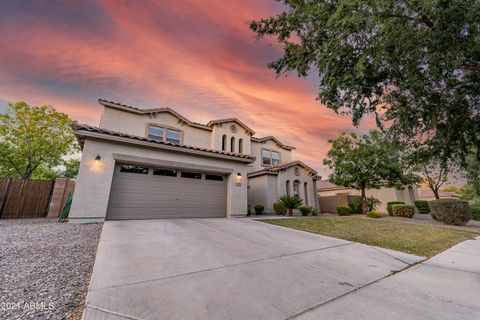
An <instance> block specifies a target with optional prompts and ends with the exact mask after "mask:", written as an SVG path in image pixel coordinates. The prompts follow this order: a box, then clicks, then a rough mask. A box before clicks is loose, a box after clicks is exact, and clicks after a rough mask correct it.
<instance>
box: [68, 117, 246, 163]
mask: <svg viewBox="0 0 480 320" xmlns="http://www.w3.org/2000/svg"><path fill="white" fill-rule="evenodd" d="M73 130H74V131H75V135H76V136H77V139H78V141H79V143H80V145H81V146H82V147H83V144H84V142H85V138H87V137H92V138H97V139H106V140H117V141H119V142H126V143H129V142H130V143H138V142H142V143H143V144H145V145H146V146H148V145H151V146H157V147H163V149H170V150H176V151H180V152H182V151H184V152H193V153H197V154H204V155H206V156H213V157H215V156H216V157H223V158H230V159H233V160H234V159H237V160H239V161H243V162H253V161H254V160H255V157H253V156H251V155H247V154H241V153H234V152H226V151H220V150H213V149H207V148H200V147H194V146H189V145H184V144H176V143H171V142H167V141H161V140H156V139H149V138H144V137H139V136H134V135H130V134H125V133H121V132H117V131H113V130H108V129H103V128H99V127H94V126H90V125H87V124H74V125H73Z"/></svg>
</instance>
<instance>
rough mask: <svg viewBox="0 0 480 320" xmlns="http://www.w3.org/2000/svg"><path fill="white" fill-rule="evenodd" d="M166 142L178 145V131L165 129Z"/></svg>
mask: <svg viewBox="0 0 480 320" xmlns="http://www.w3.org/2000/svg"><path fill="white" fill-rule="evenodd" d="M167 141H168V142H171V143H176V144H180V131H178V130H173V129H167Z"/></svg>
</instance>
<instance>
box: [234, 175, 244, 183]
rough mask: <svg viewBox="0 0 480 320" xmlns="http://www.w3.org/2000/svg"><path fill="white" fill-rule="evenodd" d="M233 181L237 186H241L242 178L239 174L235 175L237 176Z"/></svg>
mask: <svg viewBox="0 0 480 320" xmlns="http://www.w3.org/2000/svg"><path fill="white" fill-rule="evenodd" d="M235 181H236V183H237V186H239V185H242V182H243V177H242V174H241V173H240V172H239V173H237V176H236V177H235Z"/></svg>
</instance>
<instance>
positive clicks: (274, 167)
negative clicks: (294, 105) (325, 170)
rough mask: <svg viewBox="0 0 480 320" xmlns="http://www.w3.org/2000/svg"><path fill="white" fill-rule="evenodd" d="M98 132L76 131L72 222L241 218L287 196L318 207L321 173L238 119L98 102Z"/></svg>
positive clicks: (86, 127) (84, 127) (82, 127)
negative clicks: (78, 150) (199, 119)
mask: <svg viewBox="0 0 480 320" xmlns="http://www.w3.org/2000/svg"><path fill="white" fill-rule="evenodd" d="M99 103H100V104H101V105H102V106H103V108H104V110H103V114H102V117H101V120H100V125H99V126H98V127H93V126H89V125H82V124H77V125H75V128H74V129H75V133H76V136H77V138H78V140H79V142H80V144H81V146H82V149H83V153H82V160H81V165H80V171H79V174H78V180H77V185H76V189H75V194H74V198H73V203H72V208H71V211H70V221H71V222H90V221H103V220H105V219H107V220H116V219H155V218H186V217H240V216H245V215H246V214H247V212H248V210H249V208H253V207H254V206H255V205H257V204H262V205H264V206H265V211H266V212H273V208H272V206H273V203H274V202H275V201H276V200H277V199H278V198H279V197H280V196H281V195H282V194H292V195H294V194H296V195H299V196H300V197H301V198H302V199H303V200H304V203H306V204H308V205H311V206H313V207H318V202H317V201H318V200H317V196H316V195H317V191H316V184H315V180H316V179H317V178H318V177H317V172H316V171H315V170H313V169H312V168H310V167H308V166H307V165H305V164H304V163H302V162H300V161H294V160H293V159H292V155H291V152H292V150H293V149H294V148H293V147H291V146H287V145H285V144H283V143H281V142H280V141H279V140H277V139H276V138H274V137H272V136H269V137H264V138H257V137H255V136H254V135H255V132H254V131H253V130H252V129H251V128H249V127H248V126H247V125H246V124H244V123H243V122H241V121H240V120H238V119H236V118H231V119H220V120H213V121H210V122H209V123H207V124H200V123H195V122H192V121H190V120H188V119H187V118H185V117H184V116H182V115H180V114H178V113H177V112H175V111H174V110H172V109H170V108H158V109H139V108H135V107H132V106H127V105H124V104H119V103H115V102H111V101H107V100H99Z"/></svg>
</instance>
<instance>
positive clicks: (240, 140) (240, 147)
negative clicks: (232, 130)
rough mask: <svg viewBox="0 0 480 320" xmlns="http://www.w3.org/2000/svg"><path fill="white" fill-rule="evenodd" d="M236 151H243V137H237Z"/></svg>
mask: <svg viewBox="0 0 480 320" xmlns="http://www.w3.org/2000/svg"><path fill="white" fill-rule="evenodd" d="M238 153H243V139H241V138H240V139H238Z"/></svg>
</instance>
